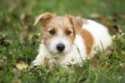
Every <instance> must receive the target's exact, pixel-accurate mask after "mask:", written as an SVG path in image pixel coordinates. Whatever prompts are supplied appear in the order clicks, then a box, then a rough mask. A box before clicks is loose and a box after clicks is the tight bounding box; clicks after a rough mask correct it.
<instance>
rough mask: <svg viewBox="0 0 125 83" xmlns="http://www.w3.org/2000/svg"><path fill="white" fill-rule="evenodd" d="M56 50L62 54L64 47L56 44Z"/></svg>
mask: <svg viewBox="0 0 125 83" xmlns="http://www.w3.org/2000/svg"><path fill="white" fill-rule="evenodd" d="M56 49H57V50H58V51H59V52H63V50H64V49H65V45H64V44H62V43H60V44H57V46H56Z"/></svg>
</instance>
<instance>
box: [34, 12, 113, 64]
mask: <svg viewBox="0 0 125 83" xmlns="http://www.w3.org/2000/svg"><path fill="white" fill-rule="evenodd" d="M38 22H40V23H41V24H42V25H43V28H42V35H43V38H42V41H41V44H40V48H39V54H38V55H37V57H36V59H35V60H34V61H33V65H43V64H44V59H45V58H50V59H53V58H54V57H55V56H57V62H59V63H60V64H74V63H81V62H82V60H83V59H85V58H87V57H91V56H93V55H94V54H95V53H96V51H97V50H101V51H102V50H103V49H106V48H107V47H108V46H110V45H111V44H112V39H111V37H110V35H109V33H108V30H107V28H106V27H104V26H103V25H101V24H99V23H97V22H94V21H92V20H85V19H81V18H80V17H74V16H71V15H65V16H56V15H55V14H51V13H44V14H42V15H39V16H38V17H37V18H36V21H35V24H37V23H38ZM95 48H96V49H95Z"/></svg>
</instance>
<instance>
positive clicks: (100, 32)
mask: <svg viewBox="0 0 125 83" xmlns="http://www.w3.org/2000/svg"><path fill="white" fill-rule="evenodd" d="M86 21H87V22H88V24H83V26H82V28H84V29H86V30H87V31H89V32H90V33H91V34H92V36H93V38H94V46H93V47H92V49H93V50H92V51H91V53H90V56H93V55H94V54H95V53H96V51H97V50H102V51H103V49H106V48H107V47H108V46H110V45H111V44H112V39H111V37H110V35H109V33H108V30H107V28H105V27H104V26H103V25H101V24H99V23H97V22H94V21H92V20H86ZM61 34H63V33H61V32H60V35H58V37H57V38H55V39H53V40H52V41H51V43H50V50H51V51H53V52H55V53H56V52H57V51H56V47H55V46H56V44H57V43H59V42H61V43H63V44H65V46H66V49H65V50H64V51H65V52H64V53H62V54H57V55H54V54H52V53H49V51H48V50H47V48H46V46H45V45H44V44H43V42H42V43H41V44H40V48H39V54H38V55H37V57H36V59H35V60H34V61H33V63H32V65H43V64H44V59H45V57H46V58H50V59H52V58H54V56H58V59H57V62H59V63H60V64H74V63H81V62H82V60H84V59H86V58H87V54H86V48H85V43H84V39H82V37H81V35H76V38H75V41H74V44H73V45H72V46H68V45H70V42H69V41H67V39H65V38H62V37H61ZM43 41H44V40H43ZM95 47H96V48H97V49H96V50H94V48H95ZM69 50H70V51H69ZM78 50H79V51H78ZM68 51H69V52H68ZM73 60H74V61H73Z"/></svg>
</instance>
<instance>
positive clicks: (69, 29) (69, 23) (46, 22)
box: [35, 13, 82, 54]
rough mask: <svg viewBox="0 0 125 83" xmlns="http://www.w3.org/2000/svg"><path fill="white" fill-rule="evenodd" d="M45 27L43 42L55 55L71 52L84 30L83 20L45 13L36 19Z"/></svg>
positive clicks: (43, 29)
mask: <svg viewBox="0 0 125 83" xmlns="http://www.w3.org/2000/svg"><path fill="white" fill-rule="evenodd" d="M38 21H40V22H41V24H42V25H43V28H42V34H43V42H44V44H45V46H46V47H47V49H48V51H49V52H51V53H53V54H58V53H67V52H69V51H70V50H71V48H72V45H73V43H74V39H75V35H76V34H78V33H79V31H80V29H81V28H82V19H80V18H76V17H73V16H70V15H66V16H56V15H55V14H50V13H45V14H42V15H40V16H38V17H37V18H36V21H35V24H36V23H37V22H38Z"/></svg>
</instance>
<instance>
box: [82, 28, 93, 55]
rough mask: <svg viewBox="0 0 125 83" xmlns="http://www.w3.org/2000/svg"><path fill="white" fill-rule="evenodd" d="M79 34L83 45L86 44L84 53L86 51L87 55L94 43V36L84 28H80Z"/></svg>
mask: <svg viewBox="0 0 125 83" xmlns="http://www.w3.org/2000/svg"><path fill="white" fill-rule="evenodd" d="M80 34H81V36H82V38H83V40H84V43H85V46H86V53H87V55H89V54H90V53H91V50H92V47H93V45H94V38H93V36H92V35H91V33H90V32H88V31H87V30H85V29H82V30H81V32H80Z"/></svg>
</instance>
